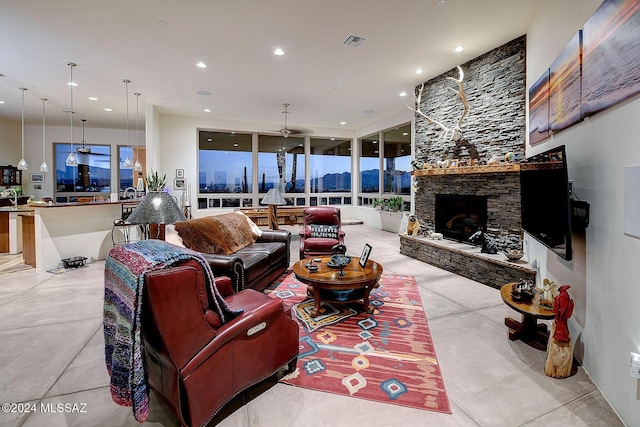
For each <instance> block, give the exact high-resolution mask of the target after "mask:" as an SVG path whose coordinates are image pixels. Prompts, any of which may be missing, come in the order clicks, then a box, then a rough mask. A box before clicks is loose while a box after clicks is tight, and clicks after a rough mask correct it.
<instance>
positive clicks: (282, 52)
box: [273, 48, 284, 56]
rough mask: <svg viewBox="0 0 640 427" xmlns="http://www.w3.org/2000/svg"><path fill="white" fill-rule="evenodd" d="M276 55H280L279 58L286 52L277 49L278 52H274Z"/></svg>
mask: <svg viewBox="0 0 640 427" xmlns="http://www.w3.org/2000/svg"><path fill="white" fill-rule="evenodd" d="M273 54H274V55H278V56H282V55H284V50H282V49H280V48H277V49H276V50H274V51H273Z"/></svg>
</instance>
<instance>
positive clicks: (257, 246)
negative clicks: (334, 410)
mask: <svg viewBox="0 0 640 427" xmlns="http://www.w3.org/2000/svg"><path fill="white" fill-rule="evenodd" d="M240 216H241V214H239V213H236V212H233V213H227V214H222V215H216V216H211V217H205V218H198V219H192V220H189V221H182V222H179V223H176V224H175V229H176V230H178V231H180V233H179V235H180V237H181V242H182V244H183V245H184V246H186V247H187V248H190V249H193V250H195V251H198V252H200V253H202V254H203V256H204V257H205V258H206V260H207V261H208V262H209V265H210V266H211V270H213V273H214V275H215V276H216V277H217V276H228V277H230V278H231V282H232V286H233V289H234V291H236V292H238V291H241V290H243V289H255V290H258V291H261V290H263V289H264V288H266V287H267V286H269V285H270V284H271V283H272V282H273V281H274V280H276V279H277V278H278V277H279V276H280V275H281V274H282V273H284V272H285V271H286V270H287V269H288V268H289V263H290V257H291V255H290V250H289V248H290V245H291V232H289V231H287V230H259V231H258V232H256V228H257V226H256V227H255V228H254V230H253V232H254V234H252V231H251V227H250V226H248V227H249V230H248V231H247V230H245V223H244V219H246V215H242V218H244V219H243V220H242V221H240V222H238V220H237V218H238V217H240ZM213 228H215V229H216V231H215V233H213V232H212V233H204V232H202V230H210V229H213ZM168 229H169V228H168ZM191 229H193V231H191ZM243 233H244V235H245V237H246V238H245V239H244V240H242V239H241V238H240V237H238V235H242V234H243ZM249 236H253V237H249ZM167 241H169V242H170V243H174V242H172V241H171V240H170V239H169V238H168V239H167ZM239 241H240V242H239Z"/></svg>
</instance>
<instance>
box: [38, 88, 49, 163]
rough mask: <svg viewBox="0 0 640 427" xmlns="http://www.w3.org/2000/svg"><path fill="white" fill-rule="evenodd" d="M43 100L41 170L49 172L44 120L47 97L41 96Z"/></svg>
mask: <svg viewBox="0 0 640 427" xmlns="http://www.w3.org/2000/svg"><path fill="white" fill-rule="evenodd" d="M40 100H41V101H42V164H41V165H40V172H49V166H48V165H47V150H46V147H47V142H46V141H47V138H46V133H45V121H44V103H45V101H46V100H47V98H40Z"/></svg>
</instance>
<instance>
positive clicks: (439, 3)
mask: <svg viewBox="0 0 640 427" xmlns="http://www.w3.org/2000/svg"><path fill="white" fill-rule="evenodd" d="M446 2H447V0H438V6H442V5H444V4H445V3H446Z"/></svg>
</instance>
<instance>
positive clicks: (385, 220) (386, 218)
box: [380, 196, 404, 233]
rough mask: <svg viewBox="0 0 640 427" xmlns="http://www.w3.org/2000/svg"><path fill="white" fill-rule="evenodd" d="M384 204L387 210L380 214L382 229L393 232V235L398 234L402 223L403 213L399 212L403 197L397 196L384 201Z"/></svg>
mask: <svg viewBox="0 0 640 427" xmlns="http://www.w3.org/2000/svg"><path fill="white" fill-rule="evenodd" d="M383 203H384V206H385V209H384V211H382V212H380V222H381V225H382V229H383V230H385V231H391V232H392V233H398V232H399V230H400V224H401V223H402V212H398V210H399V209H400V208H401V207H402V204H403V203H404V201H403V200H402V197H401V196H395V197H390V198H388V199H384V201H383ZM385 211H386V212H385Z"/></svg>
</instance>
